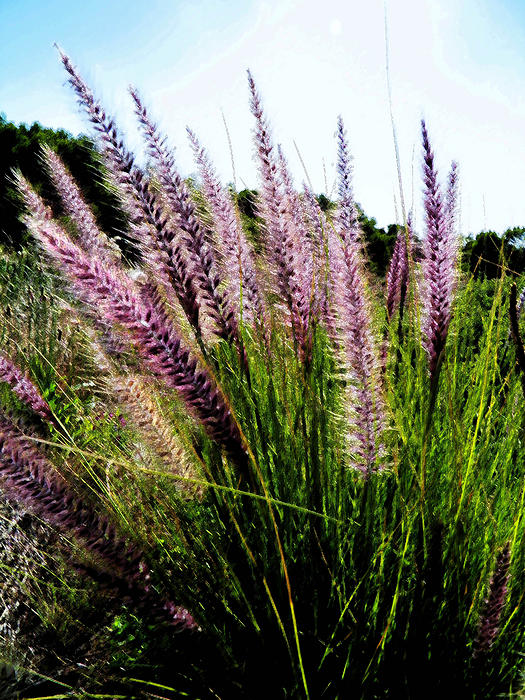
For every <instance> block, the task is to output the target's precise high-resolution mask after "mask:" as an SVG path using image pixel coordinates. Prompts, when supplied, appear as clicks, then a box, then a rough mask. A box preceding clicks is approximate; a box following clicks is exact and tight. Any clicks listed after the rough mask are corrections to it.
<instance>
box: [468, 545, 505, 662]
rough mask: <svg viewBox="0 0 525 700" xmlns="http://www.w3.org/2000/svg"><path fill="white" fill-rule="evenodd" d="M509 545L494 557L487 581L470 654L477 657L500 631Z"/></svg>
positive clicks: (485, 651) (485, 650)
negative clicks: (492, 569)
mask: <svg viewBox="0 0 525 700" xmlns="http://www.w3.org/2000/svg"><path fill="white" fill-rule="evenodd" d="M509 569H510V545H509V543H508V542H507V544H506V545H505V546H504V547H503V549H502V550H501V552H500V553H499V554H498V557H497V559H496V566H495V568H494V571H493V573H492V576H491V578H490V583H489V593H488V597H487V599H486V600H485V605H484V608H483V612H482V614H481V617H480V619H479V624H478V632H477V635H476V639H475V641H474V651H473V654H472V656H473V657H474V658H479V657H481V656H483V654H486V653H487V652H488V651H489V650H490V648H491V647H492V645H493V644H494V642H495V640H496V637H497V636H498V633H499V631H500V622H501V615H502V613H503V609H504V608H505V602H506V599H507V590H508V583H509Z"/></svg>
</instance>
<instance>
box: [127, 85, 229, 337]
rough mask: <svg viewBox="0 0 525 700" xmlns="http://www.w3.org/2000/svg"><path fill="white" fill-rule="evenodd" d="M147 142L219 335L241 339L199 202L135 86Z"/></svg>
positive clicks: (132, 90)
mask: <svg viewBox="0 0 525 700" xmlns="http://www.w3.org/2000/svg"><path fill="white" fill-rule="evenodd" d="M130 92H131V96H132V97H133V100H134V102H135V111H136V113H137V116H138V119H139V122H140V125H141V126H142V129H143V131H144V135H145V139H146V144H147V147H148V151H149V153H150V155H151V157H152V158H153V159H154V161H155V164H156V168H157V170H156V174H157V176H158V178H159V181H160V184H161V186H162V188H163V192H164V194H165V196H166V199H167V202H168V204H169V206H170V207H171V209H172V211H173V212H174V214H175V216H176V217H177V225H178V227H179V228H180V229H181V231H182V232H183V234H184V236H183V240H184V243H185V245H186V251H187V254H188V257H189V260H190V262H191V266H192V273H193V278H194V279H195V280H196V283H197V285H198V287H199V291H200V293H201V295H202V298H203V300H204V301H205V303H206V304H207V307H208V310H209V312H210V315H211V316H212V318H213V319H214V321H215V323H216V324H217V327H218V330H217V334H218V335H219V337H222V338H226V339H230V340H233V341H235V342H238V329H237V324H236V322H235V316H234V312H233V308H232V305H231V302H230V299H229V298H228V295H227V293H226V292H225V291H224V290H222V289H220V288H219V287H220V284H221V281H222V280H221V279H220V277H219V275H218V274H217V265H216V262H215V256H214V251H213V249H212V247H211V246H210V244H209V242H208V241H207V239H206V236H205V235H204V230H203V227H202V225H201V223H200V222H199V218H198V216H197V212H196V208H195V203H194V202H193V200H192V199H191V196H190V193H189V191H188V188H187V186H186V184H185V182H184V180H183V179H182V177H181V176H180V174H179V173H178V171H177V169H176V167H175V159H174V157H173V155H172V153H171V152H170V150H169V149H168V147H167V146H166V139H165V138H163V137H162V136H161V135H160V134H159V130H158V128H157V125H156V124H155V123H154V122H153V121H152V120H151V119H150V117H149V114H148V112H147V110H146V107H145V106H144V105H143V104H142V101H141V99H140V97H139V95H138V93H137V91H136V90H135V89H131V91H130Z"/></svg>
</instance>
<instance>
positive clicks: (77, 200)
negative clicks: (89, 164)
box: [42, 145, 120, 261]
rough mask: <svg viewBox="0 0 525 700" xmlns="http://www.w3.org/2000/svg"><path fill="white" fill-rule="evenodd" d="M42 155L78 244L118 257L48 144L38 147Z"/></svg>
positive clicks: (112, 258)
mask: <svg viewBox="0 0 525 700" xmlns="http://www.w3.org/2000/svg"><path fill="white" fill-rule="evenodd" d="M42 155H43V159H44V164H45V166H46V169H47V172H48V174H49V176H50V178H51V180H52V182H53V185H54V186H55V189H56V191H57V192H58V195H59V197H60V199H61V201H62V205H63V207H64V209H65V211H66V213H67V214H68V215H69V216H71V218H72V219H73V220H74V222H75V225H76V226H77V228H78V232H79V234H80V244H81V246H82V247H83V248H85V249H86V250H92V251H96V252H97V255H101V256H103V257H108V258H109V259H110V260H113V261H115V260H118V259H119V257H120V251H119V249H118V246H116V245H115V244H114V243H112V242H111V241H110V240H109V239H108V237H107V236H106V234H105V233H103V232H102V231H101V230H100V229H99V227H98V225H97V222H96V219H95V217H94V215H93V212H92V211H91V209H90V208H89V206H88V205H87V204H86V202H85V201H84V198H83V196H82V194H81V192H80V190H79V188H78V186H77V184H76V182H75V181H74V179H73V178H72V177H71V175H70V174H69V172H68V170H67V168H66V166H65V165H64V163H63V162H62V160H61V158H60V156H58V155H57V154H56V153H55V152H54V151H53V150H52V149H51V148H50V147H49V146H47V145H44V146H42Z"/></svg>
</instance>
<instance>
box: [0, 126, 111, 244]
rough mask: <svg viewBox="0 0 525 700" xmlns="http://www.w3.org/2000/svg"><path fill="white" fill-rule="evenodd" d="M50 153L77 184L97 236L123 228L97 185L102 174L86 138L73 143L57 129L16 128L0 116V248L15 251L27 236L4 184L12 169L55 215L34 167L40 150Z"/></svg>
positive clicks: (39, 168) (49, 191)
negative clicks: (46, 148)
mask: <svg viewBox="0 0 525 700" xmlns="http://www.w3.org/2000/svg"><path fill="white" fill-rule="evenodd" d="M42 144H47V145H49V146H50V147H51V148H52V149H53V150H55V151H56V152H57V153H58V154H59V155H60V157H61V158H62V159H63V161H64V163H65V164H66V165H67V167H68V168H69V170H70V171H71V174H72V175H73V177H74V178H75V180H76V181H77V183H78V185H79V186H80V189H81V190H82V192H83V193H84V195H85V197H86V199H87V201H88V202H89V203H90V204H91V206H92V207H93V211H94V213H95V216H96V217H97V219H98V222H99V224H100V227H101V229H102V230H103V231H107V232H108V233H109V234H110V235H112V234H114V235H116V234H118V233H119V232H120V231H121V230H123V229H124V228H125V221H124V218H123V217H122V215H121V214H120V213H119V209H118V207H117V203H116V200H115V198H114V197H113V195H112V194H111V193H110V192H109V191H108V189H107V188H106V187H105V186H104V184H103V183H102V168H101V166H100V163H99V160H98V156H97V154H96V152H95V150H94V147H93V144H92V142H91V141H90V140H89V139H88V138H87V137H86V136H78V137H76V138H75V137H73V136H72V135H71V134H69V133H68V132H67V131H64V130H63V129H58V130H54V129H48V128H45V127H43V126H41V125H40V124H39V123H38V122H35V123H34V124H32V125H31V126H26V125H25V124H20V125H18V126H17V125H16V124H13V122H10V121H8V120H7V119H6V117H5V116H4V115H2V114H0V153H1V154H2V158H1V159H0V222H1V223H0V243H2V244H4V245H8V246H9V247H14V248H20V247H21V246H22V245H23V244H26V243H27V240H28V236H27V230H26V228H25V226H24V224H23V223H22V222H21V221H20V205H19V200H18V198H17V195H16V194H15V191H14V188H13V187H11V186H10V184H9V180H8V178H9V177H10V174H11V170H12V169H13V168H20V170H21V171H22V172H23V173H24V175H25V176H26V178H27V179H28V180H29V181H30V182H31V184H32V185H33V186H34V187H35V188H36V189H37V191H38V192H39V193H41V194H42V196H43V197H44V198H45V199H46V201H48V202H50V203H51V204H52V206H53V208H54V209H55V208H56V209H55V210H56V211H57V212H60V207H59V205H58V198H57V196H56V193H55V191H54V189H53V188H52V186H51V185H50V183H49V179H48V178H47V177H46V175H45V173H44V167H43V165H42V163H41V161H40V158H39V154H40V146H41V145H42Z"/></svg>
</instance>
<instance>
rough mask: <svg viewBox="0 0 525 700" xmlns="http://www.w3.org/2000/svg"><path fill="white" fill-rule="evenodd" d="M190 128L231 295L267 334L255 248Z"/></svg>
mask: <svg viewBox="0 0 525 700" xmlns="http://www.w3.org/2000/svg"><path fill="white" fill-rule="evenodd" d="M187 131H188V136H189V139H190V143H191V146H192V149H193V152H194V154H195V160H196V162H197V165H198V168H199V173H200V176H201V178H202V188H203V192H204V196H205V197H206V201H207V203H208V205H209V207H210V210H211V215H212V217H213V223H214V231H215V233H216V240H217V246H218V248H219V250H220V251H221V264H222V269H223V271H224V277H226V278H229V284H230V298H231V299H232V302H235V304H236V307H237V314H238V315H239V313H240V311H239V309H240V306H241V301H240V300H241V297H242V315H243V318H244V319H245V320H247V321H256V322H257V323H259V324H260V325H261V328H262V329H263V333H264V334H265V336H266V334H267V330H266V329H267V321H266V309H265V304H264V300H263V297H262V294H261V291H260V286H259V282H258V279H257V272H256V268H255V260H254V254H253V250H252V248H251V245H250V244H249V242H248V241H247V239H246V236H245V234H244V231H243V230H242V226H241V223H240V221H239V217H238V214H237V212H236V211H235V208H234V206H233V203H232V199H231V196H230V194H229V193H228V192H226V191H225V190H224V189H223V187H222V186H221V184H220V182H219V178H218V177H217V173H216V172H215V169H214V167H213V164H212V162H211V160H210V157H209V155H208V153H207V151H206V149H205V148H203V147H202V146H201V144H200V143H199V140H198V138H197V136H196V135H195V134H194V133H193V131H192V130H191V129H189V128H188V129H187Z"/></svg>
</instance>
